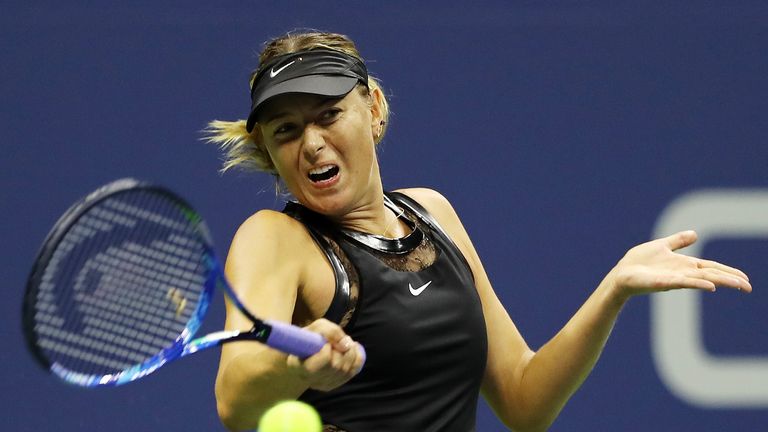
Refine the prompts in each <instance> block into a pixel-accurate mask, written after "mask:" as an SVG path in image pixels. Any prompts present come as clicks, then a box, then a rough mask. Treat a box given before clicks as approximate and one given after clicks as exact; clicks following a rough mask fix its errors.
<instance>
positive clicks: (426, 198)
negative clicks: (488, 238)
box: [396, 188, 459, 225]
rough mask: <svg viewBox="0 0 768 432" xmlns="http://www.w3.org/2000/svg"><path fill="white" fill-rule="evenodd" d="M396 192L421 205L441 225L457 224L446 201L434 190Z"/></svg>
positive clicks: (421, 189) (418, 189)
mask: <svg viewBox="0 0 768 432" xmlns="http://www.w3.org/2000/svg"><path fill="white" fill-rule="evenodd" d="M396 192H400V193H402V194H404V195H407V196H408V197H410V198H412V199H413V200H415V201H416V202H417V203H419V204H421V205H422V207H424V208H425V209H427V211H428V212H429V213H430V214H431V215H432V216H433V217H435V219H437V221H438V222H439V223H440V224H441V225H444V224H447V225H452V224H455V223H458V222H459V218H458V216H457V215H456V211H454V209H453V206H452V205H451V203H450V202H449V201H448V199H447V198H446V197H445V196H444V195H443V194H441V193H440V192H438V191H436V190H434V189H429V188H408V189H398V190H397V191H396Z"/></svg>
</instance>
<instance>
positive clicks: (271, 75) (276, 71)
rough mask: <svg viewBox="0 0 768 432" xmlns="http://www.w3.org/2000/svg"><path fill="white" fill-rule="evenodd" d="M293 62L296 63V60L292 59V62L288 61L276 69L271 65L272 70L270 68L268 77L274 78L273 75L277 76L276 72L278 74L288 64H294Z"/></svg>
mask: <svg viewBox="0 0 768 432" xmlns="http://www.w3.org/2000/svg"><path fill="white" fill-rule="evenodd" d="M294 63H296V60H294V61H292V62H290V63H288V64H287V65H285V66H283V67H281V68H280V69H278V70H275V68H274V67H273V68H272V70H271V71H269V77H270V78H274V77H276V76H277V74H279V73H280V72H282V71H283V69H285V68H287V67H288V66H290V65H292V64H294Z"/></svg>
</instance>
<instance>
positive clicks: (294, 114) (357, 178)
mask: <svg viewBox="0 0 768 432" xmlns="http://www.w3.org/2000/svg"><path fill="white" fill-rule="evenodd" d="M377 96H378V95H376V94H374V95H372V96H371V97H369V96H367V95H363V94H361V92H360V91H358V89H353V90H352V91H351V92H349V93H348V94H347V95H346V96H344V97H343V98H340V99H339V98H331V99H329V98H327V97H323V96H317V95H307V94H289V95H283V96H279V97H277V98H275V99H274V100H273V101H270V102H269V103H268V104H267V105H266V106H265V107H264V109H263V111H262V113H260V115H259V127H260V132H261V139H262V142H263V143H264V145H265V146H266V149H267V151H268V153H269V155H270V157H271V158H272V161H273V163H274V165H275V168H276V169H277V173H278V174H279V175H280V177H281V178H282V179H283V181H284V182H285V184H286V186H287V188H288V190H289V191H290V192H291V194H293V196H294V197H296V199H298V200H299V202H301V203H302V204H303V205H305V206H306V207H308V208H310V209H312V210H314V211H316V212H319V213H322V214H325V215H328V216H331V217H337V218H341V217H343V216H344V215H346V214H349V213H351V212H353V211H354V210H355V209H357V208H360V207H361V206H365V205H366V204H367V203H369V202H370V199H371V198H372V197H374V196H376V197H379V198H380V197H381V193H382V186H381V178H380V175H379V167H378V161H377V159H376V152H375V145H374V133H378V131H379V130H380V122H381V115H380V112H381V111H380V109H379V105H378V102H377V101H378V98H377ZM370 101H373V102H370Z"/></svg>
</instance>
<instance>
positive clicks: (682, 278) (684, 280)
mask: <svg viewBox="0 0 768 432" xmlns="http://www.w3.org/2000/svg"><path fill="white" fill-rule="evenodd" d="M665 285H666V289H681V288H689V289H699V290H705V291H715V284H714V283H713V282H712V281H710V280H707V279H703V278H701V277H696V276H688V275H676V276H672V277H670V278H669V280H668V281H667V284H665Z"/></svg>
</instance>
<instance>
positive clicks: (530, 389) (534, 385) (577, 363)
mask: <svg viewBox="0 0 768 432" xmlns="http://www.w3.org/2000/svg"><path fill="white" fill-rule="evenodd" d="M625 302H626V299H623V298H619V297H618V296H616V295H615V294H614V290H613V287H612V286H611V282H610V279H609V278H606V279H605V280H604V281H603V282H602V283H601V284H600V286H598V288H597V289H596V290H595V291H594V292H593V293H592V295H591V296H590V297H589V299H588V300H587V301H586V302H585V303H584V305H583V306H582V307H581V308H580V309H579V310H578V312H577V313H576V314H575V315H574V316H573V317H572V318H571V319H570V320H569V321H568V323H566V325H565V326H564V327H563V328H562V329H561V330H560V331H559V332H558V333H557V335H555V337H553V338H552V339H551V340H550V341H549V342H547V343H546V344H545V345H544V346H543V347H541V348H540V349H539V350H538V351H537V352H536V353H535V354H534V355H533V356H532V357H531V358H530V360H529V361H528V363H527V364H526V365H525V368H524V369H523V372H522V374H521V378H520V385H519V388H520V390H521V391H520V395H521V399H520V403H521V404H522V406H523V407H522V410H521V411H522V412H525V413H528V414H529V415H531V419H532V422H531V423H532V424H534V425H537V426H538V427H534V428H533V429H534V430H536V429H546V427H548V426H549V425H550V424H551V423H552V422H553V421H554V420H555V418H556V417H557V415H558V413H559V412H560V411H561V410H562V408H563V406H564V405H565V403H566V402H567V401H568V399H570V397H571V396H572V395H573V393H574V392H575V391H576V390H577V389H578V388H579V386H581V384H582V383H583V382H584V380H585V379H586V377H587V376H588V375H589V373H590V372H591V370H592V368H593V367H594V365H595V363H596V362H597V360H598V358H599V357H600V354H601V353H602V351H603V348H604V346H605V343H606V341H607V339H608V336H609V335H610V333H611V330H612V329H613V326H614V323H615V322H616V318H617V316H618V314H619V311H620V310H621V308H622V306H623V304H624V303H625Z"/></svg>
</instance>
